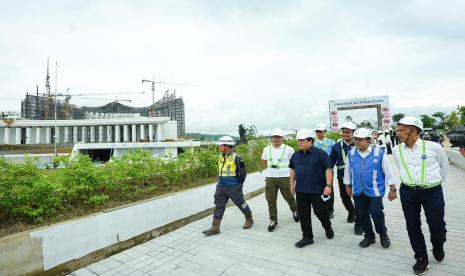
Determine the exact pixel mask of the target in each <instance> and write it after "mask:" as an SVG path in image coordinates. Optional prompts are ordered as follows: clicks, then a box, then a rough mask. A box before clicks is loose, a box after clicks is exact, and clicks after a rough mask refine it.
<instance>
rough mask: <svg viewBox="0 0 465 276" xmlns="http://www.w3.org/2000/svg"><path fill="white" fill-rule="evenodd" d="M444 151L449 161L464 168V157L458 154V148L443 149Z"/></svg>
mask: <svg viewBox="0 0 465 276" xmlns="http://www.w3.org/2000/svg"><path fill="white" fill-rule="evenodd" d="M444 150H445V151H446V154H447V157H448V158H449V162H450V163H451V164H454V166H456V167H459V168H461V169H462V170H465V158H464V157H463V156H462V155H461V154H460V152H459V151H458V150H453V149H444Z"/></svg>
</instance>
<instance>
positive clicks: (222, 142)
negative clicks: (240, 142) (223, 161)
mask: <svg viewBox="0 0 465 276" xmlns="http://www.w3.org/2000/svg"><path fill="white" fill-rule="evenodd" d="M216 144H217V145H218V146H221V145H230V146H234V145H235V144H236V142H235V141H234V139H233V138H232V137H231V136H223V137H221V138H220V139H219V140H218V142H216Z"/></svg>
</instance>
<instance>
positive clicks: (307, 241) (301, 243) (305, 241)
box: [295, 237, 313, 248]
mask: <svg viewBox="0 0 465 276" xmlns="http://www.w3.org/2000/svg"><path fill="white" fill-rule="evenodd" d="M309 244H313V239H309V238H307V237H303V238H302V239H301V240H300V241H298V242H297V243H296V244H295V247H297V248H302V247H305V246H307V245H309Z"/></svg>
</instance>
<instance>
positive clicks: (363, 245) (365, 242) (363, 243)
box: [358, 238, 376, 248]
mask: <svg viewBox="0 0 465 276" xmlns="http://www.w3.org/2000/svg"><path fill="white" fill-rule="evenodd" d="M375 242H376V240H375V239H374V238H364V239H363V240H362V241H361V242H360V243H359V244H358V246H360V247H361V248H366V247H368V246H370V245H372V244H374V243H375Z"/></svg>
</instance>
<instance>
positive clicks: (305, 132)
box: [296, 128, 315, 140]
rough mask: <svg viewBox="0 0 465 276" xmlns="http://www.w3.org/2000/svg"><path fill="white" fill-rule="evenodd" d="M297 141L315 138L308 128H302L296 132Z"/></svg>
mask: <svg viewBox="0 0 465 276" xmlns="http://www.w3.org/2000/svg"><path fill="white" fill-rule="evenodd" d="M296 138H297V140H300V139H307V138H315V132H314V131H313V130H311V129H308V128H302V129H300V130H299V131H297V137H296Z"/></svg>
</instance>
